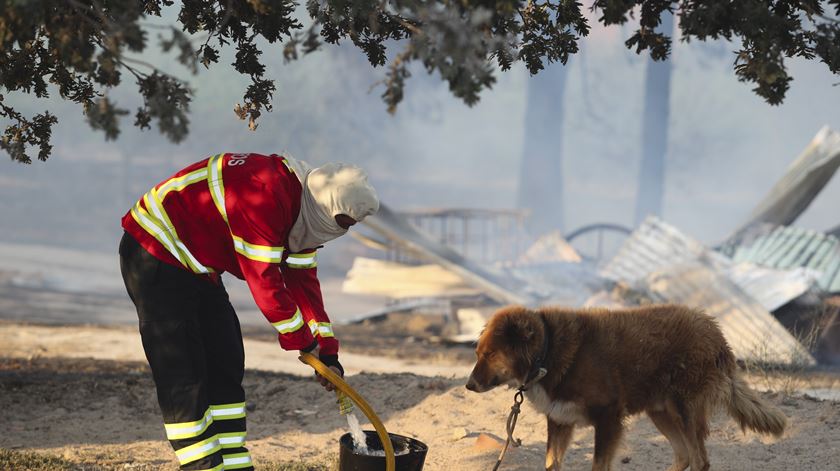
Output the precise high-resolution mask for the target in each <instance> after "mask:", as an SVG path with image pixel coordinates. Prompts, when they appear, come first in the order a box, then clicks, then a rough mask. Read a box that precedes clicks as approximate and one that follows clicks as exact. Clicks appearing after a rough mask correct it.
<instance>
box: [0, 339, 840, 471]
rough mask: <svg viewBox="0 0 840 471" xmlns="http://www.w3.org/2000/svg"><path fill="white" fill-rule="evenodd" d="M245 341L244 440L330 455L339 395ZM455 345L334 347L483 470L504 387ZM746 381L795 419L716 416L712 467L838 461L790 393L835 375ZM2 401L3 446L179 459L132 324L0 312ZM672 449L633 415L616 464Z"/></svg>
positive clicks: (837, 417)
mask: <svg viewBox="0 0 840 471" xmlns="http://www.w3.org/2000/svg"><path fill="white" fill-rule="evenodd" d="M369 335H370V334H369ZM351 337H352V336H351ZM350 344H351V345H352V342H350ZM350 348H351V347H350ZM246 350H247V351H246V355H247V358H248V360H247V362H248V367H249V368H250V369H249V370H248V372H247V373H246V379H245V387H246V390H247V392H248V401H249V407H250V409H251V412H249V416H248V420H249V442H250V448H251V450H252V451H253V454H254V457H255V459H256V460H257V461H258V463H259V462H263V463H266V462H269V461H285V460H296V459H302V460H306V461H309V462H331V461H334V460H335V457H336V455H337V450H338V438H339V437H340V436H341V434H343V433H344V432H345V429H346V423H345V421H344V418H343V417H342V416H340V415H339V414H338V411H337V406H336V404H335V402H334V401H335V398H334V396H333V395H332V394H331V393H326V392H325V391H323V389H321V388H320V387H319V386H318V385H317V384H315V383H314V382H313V381H312V380H311V378H309V377H308V372H307V371H306V369H305V368H304V367H302V365H298V364H297V361H296V359H295V358H294V355H293V354H290V353H285V354H284V353H283V352H282V351H280V349H279V347H278V346H277V345H276V344H274V343H273V342H263V341H261V340H255V339H250V338H249V339H247V340H246ZM433 350H439V348H434V349H433ZM450 356H451V359H450V360H451V361H445V359H441V358H438V357H437V356H434V355H426V356H421V357H417V358H414V359H413V360H412V359H411V358H409V357H408V356H407V355H403V357H402V358H393V357H391V358H383V357H377V356H373V355H370V354H353V352H352V351H349V352H345V353H344V354H343V358H344V359H345V361H346V363H347V365H348V371H349V372H350V373H351V374H350V375H349V376H348V382H349V383H350V384H351V385H352V386H353V387H355V388H357V389H358V391H359V392H360V393H361V394H362V395H364V396H365V397H366V398H367V400H368V401H369V402H370V403H371V405H372V406H373V407H374V408H375V409H376V411H377V412H378V413H379V414H380V417H381V418H382V419H383V420H384V422H385V425H386V427H387V428H388V429H389V431H391V432H395V433H400V434H404V435H409V436H413V437H416V438H418V439H419V440H422V441H423V442H425V443H427V444H428V445H429V447H430V451H429V454H428V456H427V459H426V468H425V469H427V470H432V471H434V470H441V471H443V470H447V471H448V470H485V469H490V468H491V467H492V465H493V462H494V460H495V456H496V453H497V452H496V451H495V450H478V449H476V446H475V443H476V435H477V434H479V433H489V434H495V435H502V434H503V433H504V432H503V430H504V420H505V417H506V415H507V413H508V410H509V407H510V404H511V400H512V396H513V395H512V392H511V391H509V390H505V389H499V390H496V391H492V392H490V393H487V394H483V395H479V394H474V393H471V392H468V391H466V390H465V389H464V388H463V383H464V382H465V375H466V373H467V372H468V370H469V368H470V365H469V363H468V362H466V361H464V360H463V358H464V355H463V352H461V353H456V352H454V351H453V354H452V355H450ZM374 371H376V372H374ZM301 375H304V376H301ZM750 379H751V381H752V382H753V384H755V385H756V386H757V387H759V388H760V389H764V388H766V387H768V386H769V387H773V388H775V389H777V390H781V391H784V393H781V392H776V393H770V392H767V393H763V396H764V397H765V398H766V399H767V400H769V401H771V402H773V403H775V404H777V405H779V406H780V407H781V408H782V409H783V410H784V411H785V413H786V414H787V415H788V416H789V417H790V419H791V420H790V428H789V431H788V432H787V433H786V434H785V436H784V437H783V438H782V439H780V440H769V439H765V438H762V437H758V436H755V435H744V434H742V433H741V432H740V431H739V430H738V429H737V427H736V426H735V425H734V423H732V422H731V421H730V420H727V419H726V418H724V417H719V418H718V419H716V420H715V422H714V424H713V426H712V435H711V437H710V439H709V442H708V447H709V453H710V456H711V461H712V469H716V470H749V469H761V470H762V471H769V470H829V469H839V468H840V449H838V448H837V447H836V440H837V437H838V436H840V404H838V403H837V402H832V401H824V400H819V399H815V398H812V397H810V396H807V395H802V394H801V393H797V392H796V391H797V390H801V389H803V388H812V389H819V390H821V391H837V390H840V377H838V375H836V374H832V373H819V374H815V373H811V374H805V375H802V374H800V375H796V376H791V375H782V374H767V375H765V374H753V375H751V376H750ZM0 410H2V411H4V413H3V414H2V416H0V417H1V418H0V428H2V429H3V431H4V433H3V434H0V448H6V449H17V450H27V451H36V452H41V453H47V454H50V455H56V456H61V457H64V458H66V459H69V460H71V461H73V462H77V463H82V464H86V465H90V464H93V465H98V466H100V467H101V468H102V469H165V470H174V469H176V464H175V460H174V458H173V455H172V453H171V451H170V448H169V445H168V444H167V443H166V442H165V441H164V434H163V430H162V426H161V424H160V418H159V415H158V410H157V404H156V400H155V395H154V387H153V384H152V381H151V377H150V373H149V371H148V369H147V367H146V366H145V363H144V362H143V357H142V351H141V350H140V349H139V342H138V339H137V335H136V333H135V331H134V330H133V329H131V328H127V327H122V328H120V327H116V328H103V327H91V326H65V327H58V326H39V325H24V324H19V323H12V322H5V323H0ZM461 428H463V429H465V430H466V431H467V432H468V435H467V436H466V437H464V438H460V439H458V440H455V439H454V438H453V433H454V431H455V430H457V429H461ZM544 429H545V424H544V420H543V419H542V418H541V417H540V416H539V415H538V414H537V413H536V412H534V411H533V410H532V409H530V407H527V406H526V407H525V408H524V412H523V414H522V416H521V417H520V422H519V426H518V428H517V433H516V435H517V436H518V437H520V438H521V439H522V447H520V448H517V449H515V450H514V451H513V452H511V454H510V455H509V458H508V460H507V461H506V464H505V465H504V466H503V467H502V469H504V470H521V471H524V470H534V469H542V468H541V466H542V463H543V449H544V441H545V431H544ZM592 435H593V434H592V429H591V428H582V429H579V430H578V431H577V432H576V434H575V437H574V441H573V445H572V448H571V450H570V452H569V454H568V455H567V458H566V461H565V464H566V469H572V470H575V469H588V468H589V466H590V465H589V460H590V459H591V456H592V447H593V436H592ZM670 456H671V451H670V448H669V446H668V444H667V442H666V441H665V440H664V438H663V437H661V436H660V435H659V434H658V433H657V432H656V430H655V429H654V428H653V426H652V425H651V423H650V422H649V420H647V419H646V418H637V419H632V420H630V421H629V422H628V428H627V434H626V439H625V443H624V446H623V448H622V450H621V452H620V454H619V458H618V460H617V461H616V463H615V469H617V470H638V471H648V470H657V469H665V468H666V467H667V465H668V464H669V462H670Z"/></svg>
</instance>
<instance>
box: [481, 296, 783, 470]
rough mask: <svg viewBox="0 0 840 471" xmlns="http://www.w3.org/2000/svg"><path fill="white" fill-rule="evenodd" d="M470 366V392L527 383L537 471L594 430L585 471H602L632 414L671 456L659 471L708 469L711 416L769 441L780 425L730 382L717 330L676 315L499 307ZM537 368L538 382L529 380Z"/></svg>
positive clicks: (730, 363)
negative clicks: (724, 416)
mask: <svg viewBox="0 0 840 471" xmlns="http://www.w3.org/2000/svg"><path fill="white" fill-rule="evenodd" d="M476 356H477V361H476V364H475V367H474V368H473V370H472V373H471V374H470V377H469V380H468V382H467V385H466V387H467V389H468V390H470V391H474V392H479V393H481V392H485V391H489V390H491V389H493V388H495V387H496V386H500V385H508V386H511V387H517V388H519V387H522V386H523V385H524V384H525V383H526V382H528V381H530V382H532V383H534V384H531V385H527V386H530V387H528V388H527V390H526V391H525V397H526V398H527V399H528V401H529V402H530V403H531V404H532V405H533V406H534V408H535V409H537V410H538V411H539V412H540V413H543V414H545V415H546V418H547V422H548V443H547V446H546V459H545V468H546V469H547V470H552V471H557V470H559V469H560V467H561V464H562V461H563V456H564V454H565V452H566V448H567V447H568V446H569V442H570V440H571V438H572V432H573V430H574V427H575V426H576V425H577V426H585V425H592V426H594V428H595V454H594V457H593V463H592V469H593V471H607V470H609V469H610V467H611V464H612V461H613V457H614V455H615V452H616V449H617V448H618V445H619V442H620V439H621V436H622V433H623V428H624V427H623V420H624V419H625V418H626V417H628V416H630V415H634V414H638V413H641V412H644V413H646V414H647V416H648V417H650V419H651V420H652V421H653V423H654V425H655V426H656V428H657V429H659V431H660V432H661V433H662V434H663V435H664V436H665V437H666V438H667V439H668V441H669V442H670V444H671V447H672V448H673V450H674V462H673V464H672V465H671V467H670V468H668V471H683V470H685V469H687V468H688V467H689V466H690V467H691V471H703V470H708V469H709V459H708V455H707V453H706V447H705V439H706V438H707V437H708V435H709V428H708V423H709V417H710V415H711V414H712V413H713V412H714V411H715V410H716V409H717V408H718V407H721V406H723V407H725V408H726V410H727V411H728V413H729V415H730V416H731V417H732V418H733V419H734V420H735V421H736V422H737V423H738V424H739V425H740V426H741V429H742V430H743V431H746V429H751V430H753V431H756V432H759V433H763V434H771V435H774V436H776V437H779V436H781V435H782V433H783V432H784V430H785V426H786V423H787V418H786V417H785V415H784V414H783V413H782V412H781V411H780V410H779V409H778V408H776V407H774V406H772V405H770V404H768V403H766V402H764V401H762V400H761V399H760V398H759V397H758V396H757V395H756V393H755V392H754V391H753V390H751V389H750V388H749V387H748V386H747V384H746V383H745V382H744V381H743V380H742V379H741V378H740V377H739V375H738V372H737V365H736V363H735V357H734V355H733V354H732V350H731V349H730V348H729V345H728V344H727V343H726V339H724V337H723V333H722V332H721V330H720V328H719V327H718V325H717V322H715V320H714V319H713V318H712V317H710V316H708V315H706V314H704V313H702V312H701V311H698V310H695V309H690V308H687V307H683V306H675V305H658V306H645V307H639V308H631V309H618V310H606V309H563V308H543V309H539V310H531V309H528V308H525V307H522V306H509V307H506V308H503V309H501V310H499V311H498V312H496V313H495V314H494V315H493V316H492V318H491V319H490V320H489V321H488V323H487V325H486V327H485V329H484V331H483V332H482V334H481V336H480V338H479V340H478V343H477V346H476ZM535 363H537V364H535ZM539 363H541V364H539ZM538 367H542V368H544V369H545V370H546V374H545V376H544V377H542V378H540V377H539V376H536V377H535V378H534V379H533V380H532V379H531V377H534V376H535V375H534V373H535V371H536V368H538Z"/></svg>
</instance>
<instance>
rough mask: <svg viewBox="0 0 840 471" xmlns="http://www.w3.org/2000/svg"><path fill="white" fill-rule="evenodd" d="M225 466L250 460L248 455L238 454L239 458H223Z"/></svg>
mask: <svg viewBox="0 0 840 471" xmlns="http://www.w3.org/2000/svg"><path fill="white" fill-rule="evenodd" d="M224 460H225V466H232V465H235V464H245V463H250V462H251V457H250V456H240V457H239V458H225V459H224Z"/></svg>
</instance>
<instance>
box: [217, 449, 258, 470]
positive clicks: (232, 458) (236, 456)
mask: <svg viewBox="0 0 840 471" xmlns="http://www.w3.org/2000/svg"><path fill="white" fill-rule="evenodd" d="M222 459H223V460H224V464H225V469H241V468H247V467H250V466H252V463H251V453H250V452H247V451H246V452H244V453H231V454H228V455H223V456H222Z"/></svg>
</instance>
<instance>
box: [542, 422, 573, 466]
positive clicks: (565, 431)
mask: <svg viewBox="0 0 840 471" xmlns="http://www.w3.org/2000/svg"><path fill="white" fill-rule="evenodd" d="M546 422H548V443H546V450H545V469H546V470H547V471H560V467H561V466H562V465H563V456H564V455H565V454H566V448H568V447H569V442H570V441H571V440H572V432H574V430H575V426H574V425H573V424H557V423H554V421H552V420H551V418H549V417H546Z"/></svg>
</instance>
